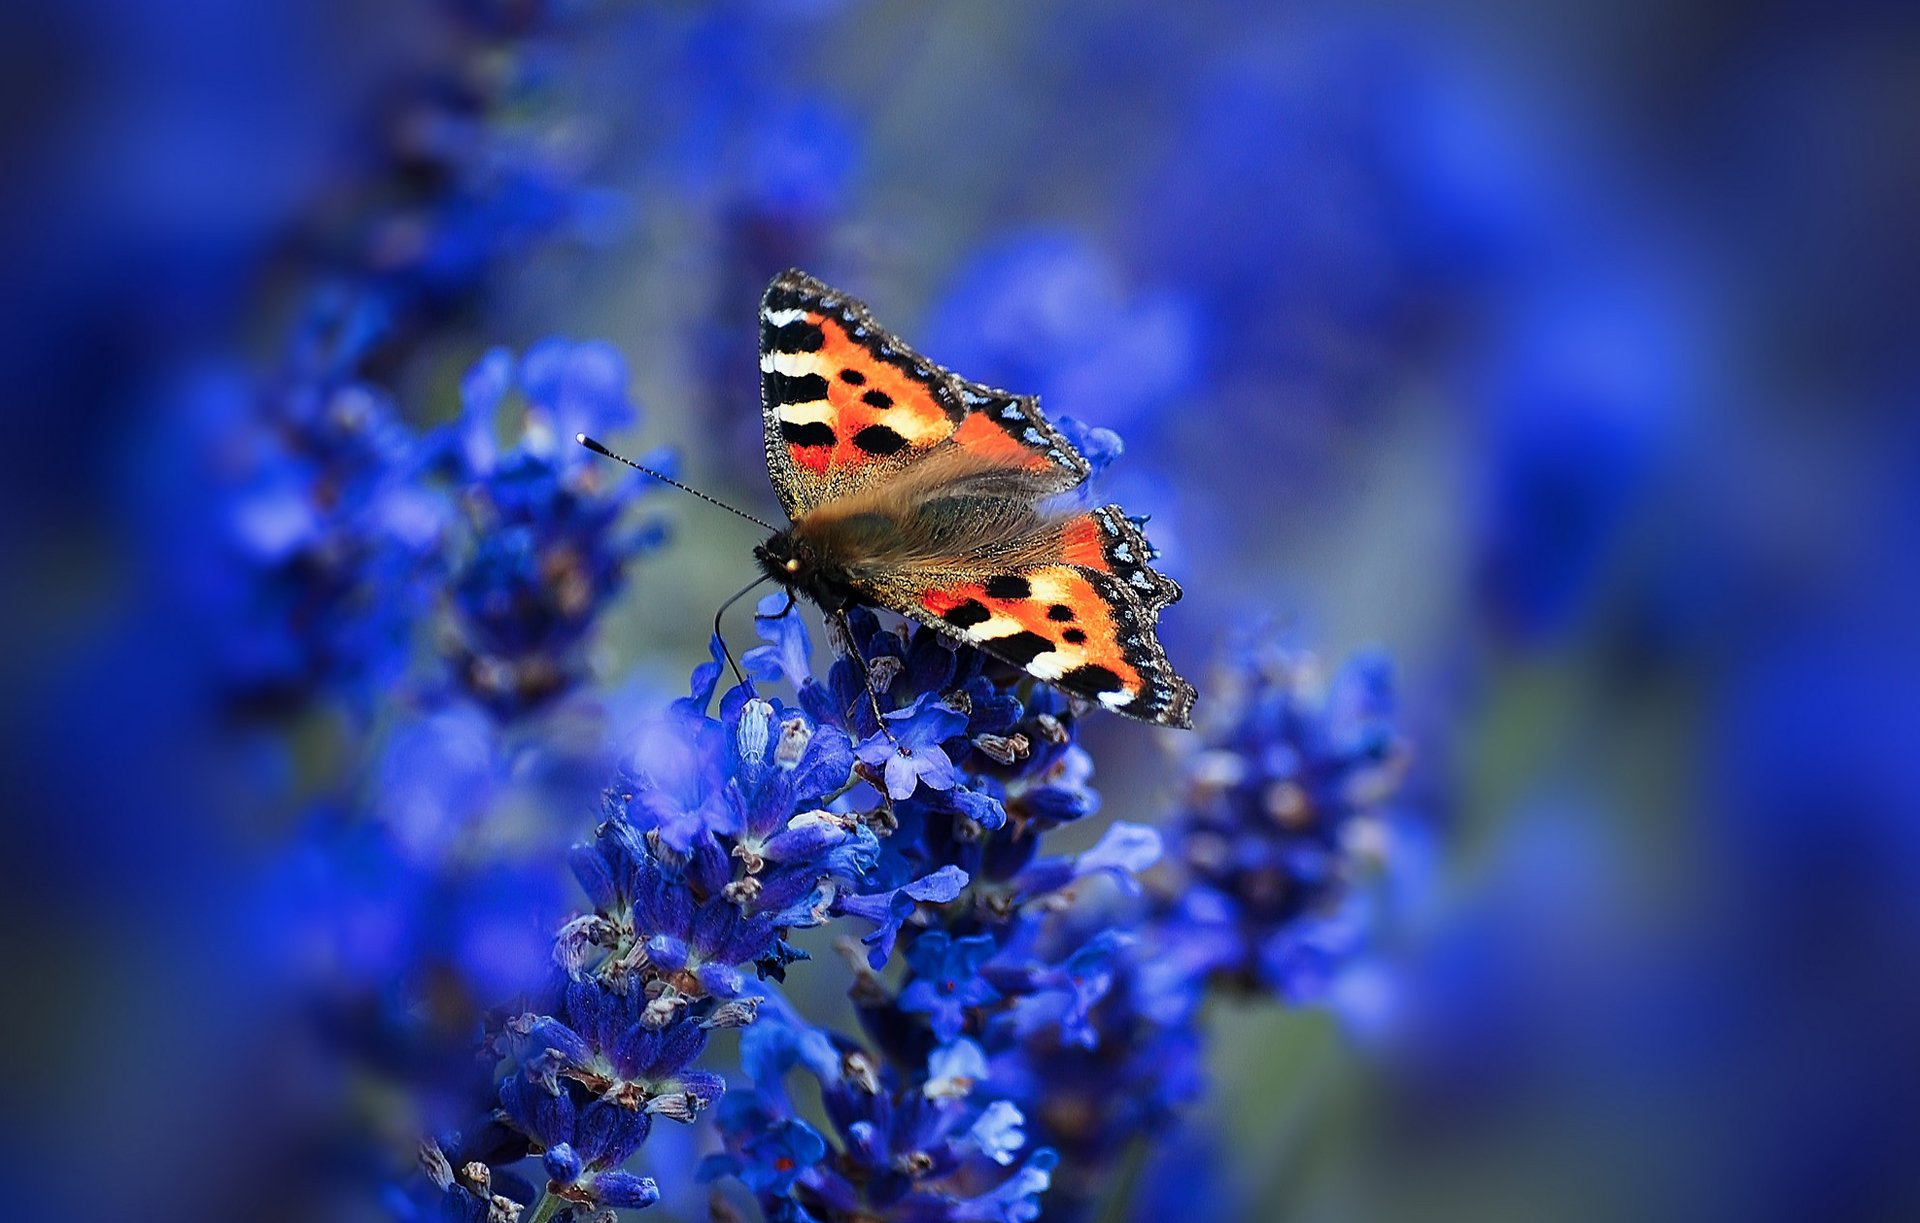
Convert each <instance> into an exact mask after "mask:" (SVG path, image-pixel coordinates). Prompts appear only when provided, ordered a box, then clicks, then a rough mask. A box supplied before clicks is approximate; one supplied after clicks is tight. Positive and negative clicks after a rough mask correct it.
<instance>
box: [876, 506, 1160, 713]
mask: <svg viewBox="0 0 1920 1223" xmlns="http://www.w3.org/2000/svg"><path fill="white" fill-rule="evenodd" d="M1050 550H1051V551H1052V553H1053V555H1052V556H1051V557H1050V558H1047V559H1044V560H1041V561H1039V562H1037V563H1029V564H1024V565H1020V566H1010V567H1006V568H1003V569H1000V570H998V571H995V570H994V569H992V568H991V567H971V568H967V569H962V570H958V571H951V570H949V571H938V570H933V569H931V568H928V569H903V570H901V571H900V572H898V573H896V574H891V575H889V576H888V578H887V579H886V580H885V581H884V582H882V583H881V584H880V589H878V590H877V591H876V592H875V593H876V595H877V596H878V600H879V601H880V602H881V604H882V605H883V606H886V607H890V608H892V609H893V610H896V611H899V612H901V613H902V614H904V615H908V616H911V617H912V618H913V619H916V620H919V621H920V622H921V623H923V624H927V625H929V626H931V627H933V628H935V629H938V630H939V631H941V632H943V633H946V634H947V635H948V636H951V637H953V638H955V639H957V640H960V641H964V642H966V643H967V644H969V645H972V646H975V647H977V648H978V649H981V650H984V651H986V652H987V653H988V654H991V655H992V656H994V657H995V658H998V659H1000V660H1001V661H1003V662H1007V663H1011V664H1013V665H1014V666H1016V667H1019V668H1021V669H1022V670H1024V671H1026V672H1027V673H1028V674H1030V675H1032V676H1033V677H1034V678H1036V679H1039V680H1044V681H1045V682H1047V683H1049V684H1052V685H1054V686H1055V687H1058V688H1060V689H1062V690H1064V691H1066V692H1069V693H1072V694H1073V695H1074V696H1078V697H1082V698H1084V699H1086V700H1089V701H1094V702H1097V703H1098V704H1100V705H1101V706H1103V707H1104V708H1107V709H1110V710H1113V711H1114V712H1116V713H1124V714H1127V715H1129V716H1131V717H1135V718H1140V719H1142V720H1144V721H1148V722H1158V723H1162V724H1164V725H1169V726H1182V727H1184V726H1188V725H1190V724H1191V722H1190V711H1191V709H1192V705H1193V700H1194V690H1193V686H1192V685H1191V684H1189V683H1187V681H1186V680H1184V679H1182V678H1180V676H1179V675H1177V674H1176V673H1175V672H1174V670H1173V667H1172V665H1171V664H1170V663H1169V662H1168V661H1167V655H1166V651H1165V650H1164V649H1163V648H1162V647H1161V645H1160V642H1159V640H1158V638H1157V637H1156V636H1155V633H1154V622H1155V620H1156V619H1157V618H1158V616H1159V613H1160V609H1161V608H1163V607H1165V606H1167V605H1168V604H1169V603H1172V602H1174V601H1175V600H1177V599H1178V598H1179V597H1180V587H1179V585H1178V584H1176V583H1175V582H1174V581H1173V580H1172V579H1171V578H1168V577H1166V576H1164V575H1162V574H1160V573H1157V572H1155V571H1154V570H1153V569H1151V568H1150V567H1148V565H1147V563H1146V562H1147V557H1148V556H1149V555H1150V554H1151V553H1150V549H1149V548H1148V546H1147V544H1146V540H1145V539H1144V537H1143V536H1142V535H1141V533H1140V529H1139V527H1138V526H1136V525H1135V524H1134V523H1133V522H1132V521H1131V520H1129V519H1128V518H1127V517H1126V516H1125V515H1124V514H1122V513H1121V512H1120V508H1119V507H1118V506H1106V507H1104V508H1102V509H1098V510H1093V511H1090V512H1088V513H1085V514H1081V515H1078V516H1076V517H1073V518H1070V519H1068V520H1067V521H1066V522H1065V523H1063V524H1061V526H1060V528H1059V530H1058V533H1057V534H1056V535H1055V536H1054V537H1053V540H1052V547H1051V549H1050Z"/></svg>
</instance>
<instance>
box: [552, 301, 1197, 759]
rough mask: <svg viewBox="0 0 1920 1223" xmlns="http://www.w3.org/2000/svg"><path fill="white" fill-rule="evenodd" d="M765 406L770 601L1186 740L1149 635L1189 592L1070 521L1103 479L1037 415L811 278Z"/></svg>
mask: <svg viewBox="0 0 1920 1223" xmlns="http://www.w3.org/2000/svg"><path fill="white" fill-rule="evenodd" d="M760 387H761V406H762V409H763V411H764V415H765V417H766V428H767V475H768V476H769V477H771V478H772V480H773V488H774V491H775V492H776V493H778V494H779V496H780V504H781V505H782V506H783V507H784V508H785V509H786V511H787V517H788V518H789V519H790V520H791V521H792V525H791V526H790V527H788V528H787V529H786V530H784V531H782V530H778V529H775V528H772V527H771V524H768V523H761V525H762V526H767V527H769V528H770V529H773V531H774V533H773V536H772V538H770V539H768V540H767V542H766V543H764V544H761V545H760V546H759V547H758V548H755V549H754V556H755V558H756V559H757V560H758V561H759V562H760V567H761V569H762V570H763V571H764V576H763V577H762V578H761V579H760V580H761V581H767V580H769V579H771V580H772V581H775V582H778V583H780V584H781V585H783V586H785V587H786V588H787V592H788V594H789V595H794V594H801V595H805V596H806V597H807V598H809V599H811V600H812V601H813V602H815V603H817V604H819V605H820V607H821V609H822V610H824V611H825V612H826V613H827V614H828V615H830V616H835V617H839V616H842V615H843V614H844V613H845V612H846V610H847V609H848V608H849V607H853V606H856V605H865V606H871V607H881V608H885V609H886V610H888V611H891V612H896V613H898V614H900V615H902V616H906V617H909V618H910V619H913V620H917V621H919V622H920V623H921V624H924V625H926V626H927V627H929V628H931V629H934V630H935V631H937V632H940V633H944V634H946V635H947V636H948V637H951V638H953V639H955V640H957V641H962V642H965V643H966V644H967V645H970V646H974V647H976V648H977V649H980V650H984V651H985V652H986V653H988V654H990V655H992V656H993V657H995V658H998V659H1000V660H1001V661H1002V662H1007V663H1011V664H1013V665H1014V666H1016V667H1019V668H1020V669H1021V670H1023V671H1025V672H1026V673H1027V674H1029V675H1031V676H1033V677H1034V678H1035V679H1038V680H1042V681H1044V682H1046V683H1049V684H1052V685H1054V686H1055V687H1057V688H1060V689H1062V690H1063V691H1066V692H1068V693H1071V694H1072V695H1074V696H1077V697H1081V698H1084V699H1086V700H1089V701H1093V702H1096V703H1098V704H1099V705H1101V706H1102V707H1104V708H1107V709H1111V710H1113V711H1114V712H1115V713H1123V714H1126V715H1127V716H1128V717H1130V718H1138V719H1140V720H1141V721H1143V722H1156V723H1159V724H1160V725H1162V726H1178V727H1190V726H1192V725H1193V722H1192V717H1191V715H1192V711H1193V698H1194V690H1193V685H1192V684H1189V683H1188V682H1187V681H1186V680H1184V679H1181V678H1180V676H1178V675H1177V674H1175V673H1174V670H1173V666H1172V664H1170V663H1168V662H1167V652H1166V651H1165V650H1164V649H1162V648H1161V646H1160V641H1159V639H1158V638H1157V637H1155V636H1154V632H1153V629H1154V623H1155V622H1156V621H1157V620H1158V619H1159V617H1160V609H1161V608H1163V607H1165V606H1167V605H1168V604H1169V603H1172V602H1174V601H1175V600H1176V599H1178V598H1179V597H1180V587H1179V586H1178V585H1177V584H1176V583H1175V582H1174V581H1173V579H1171V578H1169V577H1166V576H1165V575H1164V574H1160V573H1156V572H1155V571H1154V570H1153V569H1152V568H1151V567H1150V566H1149V565H1148V562H1149V561H1151V560H1152V559H1153V557H1154V551H1153V548H1152V546H1151V545H1150V544H1148V543H1147V539H1146V536H1144V535H1142V534H1141V533H1140V527H1139V525H1138V524H1137V523H1136V522H1134V521H1133V520H1132V519H1130V518H1128V517H1127V516H1126V514H1124V513H1123V512H1121V509H1120V507H1119V506H1117V505H1109V506H1104V507H1102V508H1100V509H1097V510H1082V509H1075V508H1061V503H1062V500H1063V498H1062V494H1065V493H1070V492H1072V491H1073V490H1074V489H1076V488H1078V487H1079V486H1080V485H1081V484H1082V483H1083V482H1084V481H1085V480H1086V479H1087V477H1088V476H1089V475H1090V474H1092V469H1091V468H1090V467H1088V465H1087V461H1086V459H1084V458H1082V457H1081V455H1080V452H1079V451H1077V450H1075V449H1074V448H1073V443H1071V442H1070V441H1068V440H1067V439H1066V438H1065V437H1064V436H1062V434H1061V433H1060V431H1059V430H1058V429H1056V428H1054V427H1053V425H1051V424H1050V423H1048V421H1047V418H1046V417H1044V416H1042V415H1041V414H1040V401H1039V400H1037V399H1035V398H1034V397H1033V396H1031V395H1010V394H1008V393H1007V392H1005V391H996V390H993V389H992V388H990V387H984V386H981V385H980V384H979V383H976V382H968V381H967V380H966V379H964V378H962V377H960V376H959V375H957V374H955V373H953V372H952V371H951V370H946V369H942V368H941V367H940V366H938V365H935V364H933V362H931V361H928V360H927V359H926V358H925V357H922V356H921V355H920V354H919V353H916V352H914V351H913V350H912V349H911V348H908V347H907V346H906V345H905V344H903V343H901V342H900V339H899V337H898V336H895V335H894V334H893V333H892V332H890V331H888V330H887V329H886V328H884V327H882V326H881V325H880V324H879V323H877V322H875V321H874V319H873V315H872V314H871V313H869V312H868V310H867V307H866V306H865V305H864V304H863V303H861V302H857V301H855V300H854V299H852V298H850V297H848V296H846V295H845V294H843V293H837V292H835V291H834V290H833V289H830V288H828V287H827V286H826V285H824V284H822V283H820V282H819V281H817V280H815V279H814V278H813V277H811V276H809V275H807V274H806V273H805V272H800V271H789V272H783V273H781V274H780V275H779V276H776V277H775V278H774V280H773V283H772V284H770V285H768V286H767V293H766V297H765V298H764V299H763V300H762V301H761V303H760ZM578 440H579V442H580V444H581V445H583V446H586V447H587V448H588V449H590V450H593V451H596V452H597V453H600V454H604V455H606V456H607V457H608V458H613V459H619V460H620V461H621V462H622V463H626V464H627V465H628V466H631V467H638V468H639V469H640V470H641V471H644V472H646V473H647V474H648V475H650V476H653V477H655V478H656V479H659V480H664V481H666V482H667V483H668V484H672V485H673V486H674V487H676V488H681V489H685V490H686V491H687V492H690V493H693V494H694V495H695V496H698V497H702V498H704V499H706V500H708V501H713V502H714V504H716V505H720V506H721V507H722V508H724V509H728V510H732V512H733V513H736V514H739V515H740V516H741V517H743V518H746V519H749V520H750V521H753V522H760V520H759V519H758V518H754V517H753V515H751V514H747V513H744V512H743V511H740V510H737V509H734V508H733V507H732V506H730V505H725V504H724V503H723V502H719V501H714V499H713V498H712V497H708V496H707V495H706V494H705V493H702V492H700V491H699V490H698V489H692V488H687V486H686V485H684V484H681V483H680V482H679V481H677V480H673V479H670V478H669V477H667V476H665V475H662V474H661V473H659V472H657V471H654V470H653V469H652V468H649V467H642V466H641V465H640V464H638V463H635V462H634V461H633V460H631V459H627V458H622V457H621V456H620V455H617V454H615V453H614V452H613V451H611V450H608V449H607V448H606V447H605V446H602V445H601V444H600V443H598V442H596V441H594V440H593V439H592V438H590V437H588V436H586V435H585V434H580V435H579V438H578ZM757 584H758V583H756V585H757ZM748 589H751V587H749V588H748ZM745 593H746V591H745V590H743V591H741V592H740V594H742V595H744V594H745ZM738 597H739V595H736V596H735V598H738ZM728 602H732V600H728ZM721 610H722V611H724V610H725V608H724V607H723V608H722V609H721ZM715 631H716V633H717V632H718V617H716V618H715ZM878 708H879V707H878V706H877V705H876V706H875V714H876V717H877V716H878ZM882 729H884V725H883V727H882Z"/></svg>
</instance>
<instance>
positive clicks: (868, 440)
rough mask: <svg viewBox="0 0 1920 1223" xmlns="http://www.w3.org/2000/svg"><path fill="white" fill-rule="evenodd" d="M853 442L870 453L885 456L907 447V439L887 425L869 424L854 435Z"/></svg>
mask: <svg viewBox="0 0 1920 1223" xmlns="http://www.w3.org/2000/svg"><path fill="white" fill-rule="evenodd" d="M853 444H854V445H856V446H858V447H860V449H862V450H864V451H866V452H867V453H868V454H872V455H882V456H884V455H889V454H898V453H899V452H900V451H902V450H904V449H906V446H907V439H906V438H904V437H901V436H900V435H899V434H898V433H895V432H894V431H893V430H891V429H889V428H887V427H886V426H885V425H868V426H867V427H866V428H864V429H862V430H860V432H858V433H856V434H854V435H853Z"/></svg>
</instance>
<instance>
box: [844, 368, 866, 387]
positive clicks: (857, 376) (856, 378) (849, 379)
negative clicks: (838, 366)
mask: <svg viewBox="0 0 1920 1223" xmlns="http://www.w3.org/2000/svg"><path fill="white" fill-rule="evenodd" d="M840 381H842V382H844V383H846V384H847V385H848V386H865V385H866V384H867V376H866V375H865V374H863V373H861V372H860V371H859V370H857V369H843V370H841V371H840Z"/></svg>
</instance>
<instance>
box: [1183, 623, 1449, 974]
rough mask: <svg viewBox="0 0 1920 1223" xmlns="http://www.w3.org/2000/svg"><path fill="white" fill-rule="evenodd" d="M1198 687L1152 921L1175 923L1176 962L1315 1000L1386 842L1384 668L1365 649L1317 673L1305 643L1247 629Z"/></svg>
mask: <svg viewBox="0 0 1920 1223" xmlns="http://www.w3.org/2000/svg"><path fill="white" fill-rule="evenodd" d="M1209 695H1210V696H1211V697H1212V701H1211V702H1210V704H1211V706H1212V708H1211V710H1210V712H1209V723H1208V727H1207V728H1205V729H1204V730H1203V733H1204V734H1205V745H1204V746H1203V747H1202V748H1201V749H1200V750H1199V751H1198V752H1196V753H1195V755H1194V756H1193V758H1192V760H1191V761H1190V762H1189V766H1188V769H1187V782H1188V793H1187V796H1186V799H1185V802H1184V803H1183V805H1182V807H1181V809H1180V810H1179V812H1178V813H1177V814H1176V816H1175V822H1174V825H1173V827H1174V829H1175V832H1174V836H1173V838H1172V841H1171V845H1170V850H1169V859H1170V861H1169V863H1168V869H1167V870H1166V872H1165V873H1164V875H1163V876H1162V877H1161V878H1160V879H1159V880H1157V881H1156V890H1157V895H1158V907H1159V909H1160V920H1163V921H1166V922H1168V923H1171V924H1173V925H1175V926H1177V927H1178V929H1179V930H1180V933H1181V938H1180V940H1179V942H1180V944H1181V948H1182V950H1181V952H1180V957H1181V960H1182V962H1183V967H1184V968H1185V969H1186V970H1188V971H1191V972H1195V973H1197V974H1199V975H1201V976H1204V977H1206V978H1207V979H1208V980H1209V981H1210V982H1211V983H1212V984H1214V985H1215V986H1217V987H1220V988H1225V989H1232V990H1235V991H1241V992H1245V991H1260V992H1270V993H1274V994H1277V995H1279V996H1281V997H1283V998H1285V999H1287V1000H1288V1001H1292V1002H1307V1001H1312V1000H1315V999H1317V998H1320V997H1321V996H1323V995H1324V994H1325V992H1326V990H1327V988H1328V985H1329V983H1330V981H1331V980H1332V979H1333V977H1334V975H1335V974H1337V972H1338V971H1339V970H1340V969H1341V968H1342V967H1343V966H1344V965H1345V964H1346V962H1347V961H1349V960H1350V959H1351V958H1352V956H1353V955H1354V953H1355V952H1356V951H1357V950H1358V949H1359V947H1360V946H1361V944H1362V942H1363V940H1364V939H1365V937H1366V934H1367V931H1368V927H1369V924H1370V923H1369V921H1368V916H1367V913H1366V907H1367V894H1366V892H1365V891H1364V890H1363V889H1360V888H1357V887H1356V886H1355V883H1356V875H1357V874H1359V873H1361V872H1364V871H1365V870H1366V869H1367V867H1368V866H1369V865H1378V864H1379V862H1380V860H1381V858H1382V855H1383V854H1385V853H1386V852H1387V849H1388V845H1389V843H1390V839H1391V825H1392V822H1393V812H1392V810H1391V808H1390V806H1389V800H1390V799H1391V798H1392V796H1393V795H1394V793H1395V791H1396V790H1397V789H1398V788H1399V785H1400V782H1401V779H1402V777H1403V775H1404V773H1405V771H1406V768H1407V765H1408V764H1409V761H1410V755H1411V754H1410V751H1409V749H1408V747H1407V745H1406V743H1405V741H1404V740H1403V739H1402V738H1401V737H1400V736H1399V734H1398V732H1397V730H1396V727H1395V724H1394V721H1393V704H1392V700H1393V690H1392V673H1391V668H1390V666H1389V664H1388V663H1387V662H1386V660H1385V659H1383V658H1381V657H1379V656H1377V655H1363V656H1360V657H1358V658H1355V659H1354V660H1352V661H1351V662H1349V663H1348V664H1347V665H1346V666H1345V667H1344V668H1343V669H1342V670H1340V672H1339V673H1338V674H1336V675H1335V676H1334V677H1333V679H1332V682H1331V683H1328V682H1327V680H1326V679H1325V677H1324V676H1323V674H1322V672H1321V669H1320V664H1319V662H1318V660H1317V659H1315V658H1314V657H1313V656H1311V655H1309V654H1305V653H1302V652H1300V651H1296V650H1289V649H1286V648H1284V647H1281V646H1279V645H1276V644H1275V643H1273V642H1272V641H1271V640H1269V639H1266V638H1259V639H1256V640H1255V641H1253V642H1252V643H1250V644H1249V645H1247V646H1245V647H1243V648H1242V649H1241V650H1239V651H1236V653H1235V656H1234V658H1233V659H1232V662H1231V664H1230V665H1228V666H1223V667H1221V668H1218V669H1217V672H1216V675H1215V681H1214V685H1213V690H1212V692H1211V693H1210V694H1209Z"/></svg>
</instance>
